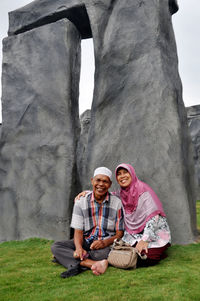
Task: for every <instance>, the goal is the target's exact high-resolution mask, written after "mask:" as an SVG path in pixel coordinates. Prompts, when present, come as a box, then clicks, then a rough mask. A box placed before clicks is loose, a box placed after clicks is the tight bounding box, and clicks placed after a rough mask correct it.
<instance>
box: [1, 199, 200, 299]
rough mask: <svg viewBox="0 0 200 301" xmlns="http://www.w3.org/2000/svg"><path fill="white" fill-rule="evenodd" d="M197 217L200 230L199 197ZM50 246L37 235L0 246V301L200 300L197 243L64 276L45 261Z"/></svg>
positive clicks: (61, 268)
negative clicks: (122, 265) (144, 261)
mask: <svg viewBox="0 0 200 301" xmlns="http://www.w3.org/2000/svg"><path fill="white" fill-rule="evenodd" d="M197 220H198V228H199V229H200V201H198V202H197ZM51 244H52V241H49V240H45V239H38V238H34V239H28V240H25V241H11V242H5V243H2V244H0V301H7V300H9V301H11V300H12V301H18V300H20V301H22V300H23V301H29V300H30V301H32V300H33V301H43V300H46V301H47V300H48V301H50V300H52V301H65V300H67V301H68V300H73V301H74V300H81V301H82V300H83V301H84V300H89V301H90V300H92V301H96V300H102V301H103V300H105V301H106V300H114V301H118V300H120V301H121V300H122V301H123V300H124V301H127V300H133V301H134V300H135V301H137V300H140V301H141V300H145V301H146V300H153V301H156V300H158V301H160V300H161V301H162V300H167V301H171V300H177V301H178V300H188V301H190V300H196V301H200V243H198V244H190V245H187V246H179V245H174V246H172V247H171V248H170V249H169V250H168V255H169V256H168V258H166V259H165V260H163V261H162V262H161V263H160V264H159V265H157V266H154V267H148V268H140V269H137V270H120V269H115V268H113V267H109V268H108V270H107V271H106V273H105V274H103V275H101V276H94V275H93V274H92V273H91V271H87V272H84V273H82V274H80V275H78V276H76V277H72V278H68V279H62V278H60V276H59V275H60V273H61V272H62V271H64V270H65V269H64V268H63V267H62V266H60V265H57V264H53V263H51V252H50V246H51Z"/></svg>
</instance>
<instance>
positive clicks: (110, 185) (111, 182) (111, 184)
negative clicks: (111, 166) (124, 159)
mask: <svg viewBox="0 0 200 301" xmlns="http://www.w3.org/2000/svg"><path fill="white" fill-rule="evenodd" d="M111 185H112V181H111V180H110V187H111ZM110 187H109V188H110Z"/></svg>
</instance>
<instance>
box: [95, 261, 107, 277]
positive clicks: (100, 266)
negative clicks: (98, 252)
mask: <svg viewBox="0 0 200 301" xmlns="http://www.w3.org/2000/svg"><path fill="white" fill-rule="evenodd" d="M107 267H108V260H106V259H104V260H100V261H97V262H95V263H94V264H93V265H92V267H91V270H92V272H93V274H94V275H96V276H99V275H101V274H103V273H105V271H106V270H107Z"/></svg>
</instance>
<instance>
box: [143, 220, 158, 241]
mask: <svg viewBox="0 0 200 301" xmlns="http://www.w3.org/2000/svg"><path fill="white" fill-rule="evenodd" d="M158 221H159V215H156V216H154V217H152V218H151V219H150V220H148V222H147V223H146V226H145V228H144V232H143V235H142V240H143V241H147V242H151V241H156V240H157V239H158V237H157V234H156V230H157V229H158Z"/></svg>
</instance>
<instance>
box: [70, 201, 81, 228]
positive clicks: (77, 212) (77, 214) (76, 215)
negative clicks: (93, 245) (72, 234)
mask: <svg viewBox="0 0 200 301" xmlns="http://www.w3.org/2000/svg"><path fill="white" fill-rule="evenodd" d="M80 202H82V200H77V201H76V202H75V204H74V208H73V213H72V221H71V228H74V229H78V230H84V217H83V210H82V208H81V203H80Z"/></svg>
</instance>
